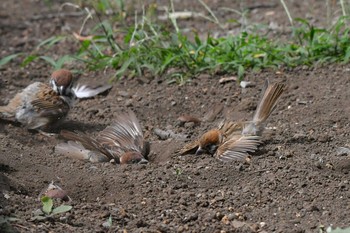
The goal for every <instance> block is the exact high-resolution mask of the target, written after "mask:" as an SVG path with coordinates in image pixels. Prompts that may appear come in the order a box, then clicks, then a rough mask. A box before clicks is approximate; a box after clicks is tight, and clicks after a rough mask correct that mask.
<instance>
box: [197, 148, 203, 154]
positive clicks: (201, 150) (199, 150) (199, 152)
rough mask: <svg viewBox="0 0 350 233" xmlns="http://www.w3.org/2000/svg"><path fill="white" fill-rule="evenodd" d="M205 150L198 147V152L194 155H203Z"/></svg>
mask: <svg viewBox="0 0 350 233" xmlns="http://www.w3.org/2000/svg"><path fill="white" fill-rule="evenodd" d="M204 153H205V150H203V149H202V148H201V147H198V150H197V151H196V155H201V154H204Z"/></svg>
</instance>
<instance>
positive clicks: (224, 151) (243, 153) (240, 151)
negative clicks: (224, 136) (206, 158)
mask: <svg viewBox="0 0 350 233" xmlns="http://www.w3.org/2000/svg"><path fill="white" fill-rule="evenodd" d="M260 144H261V141H260V137H259V136H242V135H234V136H232V137H231V138H230V139H229V140H227V141H226V142H224V143H223V144H222V145H221V146H219V148H218V149H217V151H216V153H215V156H216V157H217V158H218V159H220V160H222V161H230V160H234V159H236V160H244V159H245V158H246V157H247V156H248V155H249V154H248V152H254V151H256V149H257V148H258V146H259V145H260Z"/></svg>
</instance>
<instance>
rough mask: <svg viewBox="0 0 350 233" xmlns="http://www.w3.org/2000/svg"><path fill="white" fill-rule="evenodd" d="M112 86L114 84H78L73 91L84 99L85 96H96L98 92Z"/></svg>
mask: <svg viewBox="0 0 350 233" xmlns="http://www.w3.org/2000/svg"><path fill="white" fill-rule="evenodd" d="M111 88H112V85H109V84H106V85H102V86H98V87H96V88H92V87H88V86H86V85H80V84H77V85H76V86H75V87H73V88H72V89H73V92H74V94H75V96H76V97H78V98H79V99H83V98H91V97H94V96H96V95H98V94H101V93H103V92H105V91H107V90H109V89H111Z"/></svg>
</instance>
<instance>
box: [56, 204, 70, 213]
mask: <svg viewBox="0 0 350 233" xmlns="http://www.w3.org/2000/svg"><path fill="white" fill-rule="evenodd" d="M72 208H73V207H72V206H70V205H60V206H58V207H56V208H55V209H53V210H52V215H54V214H61V213H65V212H68V211H70V210H71V209H72Z"/></svg>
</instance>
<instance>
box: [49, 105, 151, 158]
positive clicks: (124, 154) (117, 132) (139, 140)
mask: <svg viewBox="0 0 350 233" xmlns="http://www.w3.org/2000/svg"><path fill="white" fill-rule="evenodd" d="M61 135H62V136H63V137H64V138H65V139H67V140H69V141H68V142H67V143H60V144H58V145H57V146H56V147H55V151H56V152H57V153H59V154H63V155H66V156H69V157H71V158H75V159H81V160H90V161H91V162H108V161H111V160H114V161H116V163H120V164H127V163H147V162H148V161H147V160H146V158H147V156H148V154H149V144H148V142H146V141H145V140H144V138H143V133H142V130H141V126H140V124H139V122H138V120H137V118H136V116H135V114H134V113H133V112H128V113H124V114H120V115H118V116H117V118H116V119H115V123H113V124H112V125H110V126H108V127H107V128H105V129H104V130H102V131H101V132H99V133H98V135H97V136H96V137H95V138H92V137H90V136H89V135H87V134H84V133H75V132H70V131H66V130H62V131H61Z"/></svg>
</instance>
